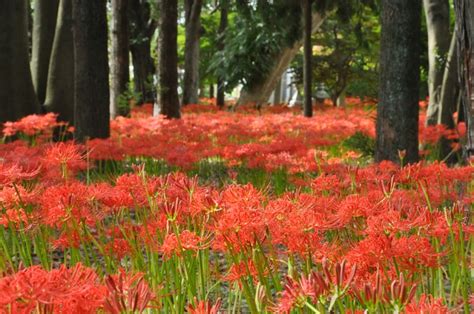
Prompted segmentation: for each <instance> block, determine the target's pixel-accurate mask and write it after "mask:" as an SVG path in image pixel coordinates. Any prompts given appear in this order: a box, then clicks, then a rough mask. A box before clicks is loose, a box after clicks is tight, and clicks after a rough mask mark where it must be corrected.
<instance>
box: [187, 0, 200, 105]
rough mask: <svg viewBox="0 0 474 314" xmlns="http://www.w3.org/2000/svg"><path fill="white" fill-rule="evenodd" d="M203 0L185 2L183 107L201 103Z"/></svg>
mask: <svg viewBox="0 0 474 314" xmlns="http://www.w3.org/2000/svg"><path fill="white" fill-rule="evenodd" d="M201 9H202V0H185V1H184V11H185V15H186V22H185V24H186V42H185V49H184V88H183V105H187V104H197V103H198V102H199V97H198V90H199V39H200V33H201Z"/></svg>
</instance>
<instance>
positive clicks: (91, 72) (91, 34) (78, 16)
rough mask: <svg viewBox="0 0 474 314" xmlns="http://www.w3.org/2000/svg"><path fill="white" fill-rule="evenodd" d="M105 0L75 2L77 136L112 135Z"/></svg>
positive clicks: (75, 0)
mask: <svg viewBox="0 0 474 314" xmlns="http://www.w3.org/2000/svg"><path fill="white" fill-rule="evenodd" d="M106 4H107V1H106V0H94V1H90V0H73V11H72V12H73V21H74V27H73V32H74V56H75V63H74V69H75V72H74V74H75V75H74V106H75V107H74V117H75V119H74V126H75V132H74V137H75V138H76V140H78V141H84V140H85V139H86V138H106V137H108V136H109V133H110V126H109V124H110V113H109V66H108V60H107V59H108V56H107V11H106V10H107V9H106Z"/></svg>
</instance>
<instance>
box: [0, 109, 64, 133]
mask: <svg viewBox="0 0 474 314" xmlns="http://www.w3.org/2000/svg"><path fill="white" fill-rule="evenodd" d="M57 117H58V115H57V114H55V113H47V114H45V115H35V114H34V115H30V116H26V117H24V118H22V119H20V120H19V121H17V122H6V123H5V124H4V126H3V134H4V135H5V136H13V135H15V134H17V133H23V134H25V135H28V136H33V135H37V134H39V133H40V132H49V133H51V132H52V130H53V129H54V128H55V127H56V126H58V122H56V118H57Z"/></svg>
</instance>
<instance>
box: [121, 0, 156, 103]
mask: <svg viewBox="0 0 474 314" xmlns="http://www.w3.org/2000/svg"><path fill="white" fill-rule="evenodd" d="M128 4H129V14H130V16H129V22H130V24H129V26H130V29H129V31H130V52H131V53H132V63H133V82H134V85H135V91H136V92H137V93H139V94H140V96H141V99H140V101H139V103H138V104H139V105H141V104H143V103H154V102H155V92H154V87H153V75H155V72H156V69H155V64H154V61H153V58H152V57H151V44H150V42H151V37H152V36H153V33H154V32H155V30H156V26H157V24H156V22H155V21H154V20H153V19H152V18H151V14H150V3H149V2H148V1H147V0H129V3H128Z"/></svg>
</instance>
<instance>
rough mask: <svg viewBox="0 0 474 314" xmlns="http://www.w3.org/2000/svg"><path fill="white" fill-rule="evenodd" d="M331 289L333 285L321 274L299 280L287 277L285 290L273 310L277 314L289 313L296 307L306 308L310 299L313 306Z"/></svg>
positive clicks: (314, 273)
mask: <svg viewBox="0 0 474 314" xmlns="http://www.w3.org/2000/svg"><path fill="white" fill-rule="evenodd" d="M330 288H331V283H330V282H328V281H327V278H325V277H324V275H323V274H321V273H317V272H312V273H311V274H309V275H308V277H304V276H302V277H301V278H300V279H298V280H295V279H293V278H291V277H287V283H286V284H285V289H284V290H283V292H282V293H281V296H280V299H279V300H278V304H277V305H276V306H275V307H273V308H272V310H273V311H275V312H276V313H289V312H290V311H291V309H293V308H295V307H297V308H302V307H304V306H305V304H306V302H307V301H308V299H310V300H311V302H312V304H317V303H318V302H319V298H320V297H321V296H323V295H327V294H328V293H329V292H330Z"/></svg>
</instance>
